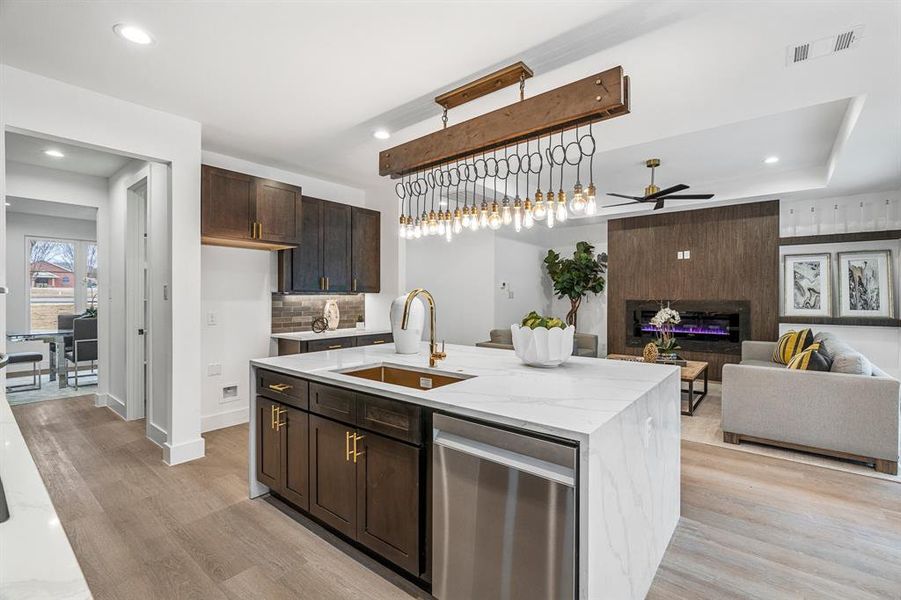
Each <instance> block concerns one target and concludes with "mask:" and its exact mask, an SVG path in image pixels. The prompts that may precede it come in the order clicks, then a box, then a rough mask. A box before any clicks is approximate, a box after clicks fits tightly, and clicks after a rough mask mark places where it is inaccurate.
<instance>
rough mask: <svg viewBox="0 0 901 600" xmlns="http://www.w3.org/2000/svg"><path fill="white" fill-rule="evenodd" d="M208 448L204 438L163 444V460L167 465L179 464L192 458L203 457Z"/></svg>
mask: <svg viewBox="0 0 901 600" xmlns="http://www.w3.org/2000/svg"><path fill="white" fill-rule="evenodd" d="M205 450H206V442H205V441H204V439H203V438H202V437H201V438H197V439H196V440H190V441H188V442H181V443H180V444H170V443H169V442H165V443H164V444H163V462H165V463H166V464H167V465H170V466H172V465H179V464H181V463H186V462H188V461H191V460H195V459H198V458H203V456H204V453H205Z"/></svg>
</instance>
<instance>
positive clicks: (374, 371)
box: [336, 363, 475, 390]
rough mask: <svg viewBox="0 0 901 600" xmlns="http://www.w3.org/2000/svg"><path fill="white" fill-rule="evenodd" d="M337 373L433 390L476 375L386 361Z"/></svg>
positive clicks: (417, 388)
mask: <svg viewBox="0 0 901 600" xmlns="http://www.w3.org/2000/svg"><path fill="white" fill-rule="evenodd" d="M336 373H341V374H342V375H350V376H351V377H359V378H360V379H368V380H370V381H380V382H382V383H390V384H393V385H402V386H404V387H408V388H413V389H414V390H432V389H435V388H437V387H443V386H445V385H451V384H454V383H458V382H460V381H464V380H466V379H471V378H473V377H475V375H462V374H456V373H448V372H445V371H433V370H431V369H415V368H409V367H402V366H399V365H391V364H385V363H380V364H375V365H366V366H364V367H354V368H352V369H346V370H339V371H336Z"/></svg>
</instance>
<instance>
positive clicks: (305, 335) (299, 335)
mask: <svg viewBox="0 0 901 600" xmlns="http://www.w3.org/2000/svg"><path fill="white" fill-rule="evenodd" d="M380 333H391V329H388V328H382V329H378V328H375V329H356V328H354V329H350V328H348V329H335V330H334V331H323V332H322V333H316V332H315V331H295V332H293V333H273V334H272V337H273V338H274V339H277V340H294V341H301V342H306V341H309V340H327V339H329V338H343V337H356V336H358V335H376V334H380Z"/></svg>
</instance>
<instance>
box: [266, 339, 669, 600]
mask: <svg viewBox="0 0 901 600" xmlns="http://www.w3.org/2000/svg"><path fill="white" fill-rule="evenodd" d="M427 357H428V351H427V348H426V345H423V349H422V352H420V354H416V355H399V354H395V353H394V348H393V345H383V346H374V347H364V348H349V349H343V350H336V351H328V352H316V353H310V354H303V355H289V356H279V357H272V358H266V359H259V360H254V361H251V366H252V369H251V370H252V374H251V391H252V397H257V394H258V393H263V392H264V390H262V389H260V386H261V385H264V384H266V385H268V387H269V388H272V389H274V390H279V389H281V390H282V391H283V392H284V391H285V390H288V393H290V388H291V385H292V384H288V383H279V382H278V381H280V380H278V379H277V377H278V376H279V375H282V376H290V377H296V378H300V379H299V380H298V381H300V380H302V381H304V382H309V386H310V389H322V390H334V391H335V392H336V393H337V394H339V395H340V394H345V395H349V396H348V397H350V396H352V395H353V394H355V393H356V394H359V395H360V397H361V398H370V399H374V400H376V401H378V402H394V401H397V402H399V403H402V404H403V406H410V407H414V408H415V409H416V410H422V411H423V414H425V413H426V412H429V411H434V413H435V414H436V415H437V414H445V415H452V416H454V417H461V418H464V419H471V420H473V421H475V422H478V423H481V424H490V425H496V426H497V427H500V428H504V429H506V430H511V431H516V432H522V433H525V434H531V435H535V436H538V437H541V438H548V439H553V440H561V441H564V442H568V443H570V444H572V446H573V447H575V448H577V463H576V468H575V473H576V477H575V490H576V497H577V503H576V506H577V519H576V522H577V529H576V540H577V542H576V557H577V558H576V562H577V568H576V574H575V578H576V584H575V588H576V589H577V596H578V597H579V598H591V599H595V598H598V599H600V598H614V599H618V598H643V597H644V596H645V594H646V593H647V590H648V589H649V587H650V585H651V582H652V580H653V577H654V574H655V572H656V569H657V566H658V565H659V563H660V560H661V558H662V557H663V553H664V551H665V549H666V547H667V544H668V543H669V540H670V537H671V536H672V533H673V531H674V529H675V527H676V524H677V522H678V519H679V485H680V477H679V465H680V462H679V461H680V451H679V450H680V441H679V438H680V436H679V431H680V430H679V428H680V424H679V413H680V391H679V369H678V368H677V367H673V366H664V365H646V364H638V363H628V362H621V361H607V360H598V359H590V358H578V357H573V358H571V359H570V360H569V361H568V362H567V363H566V364H564V365H563V366H561V367H559V368H556V369H535V368H530V367H527V366H525V365H523V364H522V363H521V362H520V361H519V359H518V358H516V356H515V355H514V354H513V352H510V351H504V350H495V349H485V348H475V347H470V346H456V345H454V346H448V347H447V359H446V360H444V361H442V362H441V363H440V364H439V366H438V368H436V369H428V368H427V367H426V365H427V361H428V359H427ZM379 365H396V366H399V367H404V366H406V367H413V368H416V369H417V370H419V371H428V372H430V373H432V374H433V375H434V377H435V379H436V382H439V383H436V385H435V387H434V388H433V389H415V388H411V387H406V386H405V385H397V384H394V383H384V382H382V381H375V380H372V379H364V378H361V377H360V376H354V375H350V374H348V373H347V371H350V370H354V369H357V370H359V368H361V367H370V366H376V367H377V366H379ZM266 374H274V375H267V376H270V377H276V379H271V378H270V379H269V380H267V379H265V378H263V376H264V375H266ZM443 375H446V376H448V377H449V378H451V377H452V378H461V380H460V381H457V382H455V383H449V384H447V385H441V387H438V385H440V381H441V379H442V376H443ZM286 381H287V380H286ZM291 381H294V380H291ZM267 382H273V383H267ZM428 385H432V384H431V383H430V382H429V383H428ZM270 395H271V394H270ZM313 397H314V394H313V393H312V392H310V394H309V396H308V398H307V401H308V403H309V407H310V409H309V410H310V415H311V416H310V419H311V422H312V420H313V419H318V420H319V421H322V419H321V418H320V417H319V416H316V415H314V413H315V412H316V411H315V410H314V404H315V401H314V399H313ZM258 399H262V398H260V397H258ZM336 406H337V405H336ZM348 406H349V405H348ZM267 410H270V409H266V410H261V409H260V405H259V404H258V405H257V407H256V408H254V409H252V410H251V423H250V432H251V436H250V438H251V439H250V444H249V451H250V463H249V464H250V473H249V479H250V495H251V497H257V496H260V495H262V494H265V493H267V492H268V491H269V488H268V487H267V485H264V482H261V481H260V468H261V462H260V460H261V459H262V457H258V452H260V450H261V448H266V446H265V444H264V445H262V446H261V442H262V440H260V439H259V437H260V435H261V432H263V434H265V433H266V432H268V431H269V427H270V423H265V422H261V421H266V420H268V419H270V416H271V417H272V419H273V420H272V422H271V426H272V428H273V429H278V426H280V425H283V424H284V423H282V422H281V420H280V419H281V416H280V415H282V414H284V412H285V411H287V410H289V409H288V408H285V409H284V410H283V409H280V408H278V407H277V406H276V407H275V408H271V411H272V412H271V415H270V412H267ZM329 410H332V409H331V408H330V409H329ZM320 414H323V413H320ZM324 414H325V416H331V415H330V414H328V413H324ZM385 414H388V413H385ZM386 418H387V417H386ZM326 420H328V419H326ZM389 420H390V419H389ZM376 422H377V421H376V420H374V421H373V423H376ZM360 427H362V429H357V430H355V431H358V432H360V433H361V434H360V435H358V434H357V433H351V432H348V433H347V436H348V442H347V443H348V444H350V442H351V441H353V440H356V439H363V438H364V437H365V436H364V435H362V434H363V433H366V434H368V435H370V437H372V434H369V433H368V432H369V431H373V430H374V431H375V432H376V433H378V432H379V430H378V429H377V428H375V426H373V427H372V428H370V429H369V430H367V429H366V427H365V426H364V425H361V426H360ZM423 429H425V426H423ZM313 431H314V430H313V427H312V425H311V427H310V432H311V433H310V440H311V441H310V443H309V448H310V449H311V454H312V453H313V452H315V446H316V443H318V442H316V439H317V438H316V435H315V434H314V433H313ZM430 433H431V432H428V434H423V438H422V439H423V440H426V442H425V443H426V444H428V443H429V442H430V441H431V439H430ZM410 439H413V438H410ZM348 448H349V446H348ZM348 452H349V454H348V456H351V454H352V455H353V458H354V462H356V460H357V459H356V456H358V455H362V453H360V454H357V452H356V443H355V442H354V450H353V451H350V450H348ZM270 454H271V452H270ZM430 455H431V452H430V450H428V448H426V450H425V454H424V456H430ZM284 456H285V454H284V451H282V457H284ZM310 460H311V461H312V460H313V458H311V459H310ZM348 460H349V459H348ZM422 462H424V463H426V461H425V459H423V461H422ZM296 464H297V461H295V462H294V466H295V468H296ZM311 464H312V463H311ZM289 468H290V467H289ZM295 475H296V474H295ZM309 479H310V483H311V484H315V482H314V480H315V479H316V476H315V474H314V473H313V471H312V467H311V471H310V472H309ZM427 480H428V478H426V481H424V482H422V485H421V486H420V487H422V488H424V489H426V490H428V489H429V486H428V484H427ZM289 487H290V486H289ZM426 493H428V491H427V492H426ZM280 495H282V494H280ZM289 499H290V497H289ZM314 516H316V514H315V513H314ZM423 520H424V521H426V522H427V519H423ZM326 524H330V523H329V522H328V521H327V520H326ZM336 528H337V529H338V530H339V531H340V527H336ZM428 533H430V532H427V536H426V538H425V539H426V543H425V546H426V548H425V549H424V550H423V551H424V552H428V543H429V542H428V540H431V535H429V534H428ZM383 556H384V555H383ZM388 559H389V560H392V561H393V562H395V563H397V564H402V559H400V558H399V559H394V558H393V557H392V556H388ZM423 562H424V564H426V565H427V564H428V563H429V562H430V561H429V560H425V561H423ZM405 568H406V570H407V571H408V572H410V573H413V574H414V575H415V574H416V571H415V570H414V569H412V568H410V567H409V566H408V567H405ZM419 575H420V578H421V579H424V580H425V581H428V576H429V571H428V570H427V569H426V570H423V572H422V573H420V574H419Z"/></svg>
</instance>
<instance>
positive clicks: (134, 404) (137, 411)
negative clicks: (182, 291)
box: [125, 177, 152, 428]
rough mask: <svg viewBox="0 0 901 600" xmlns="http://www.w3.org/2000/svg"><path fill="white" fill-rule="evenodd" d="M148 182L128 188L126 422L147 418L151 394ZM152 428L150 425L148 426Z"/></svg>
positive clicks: (145, 179) (141, 182) (144, 179)
mask: <svg viewBox="0 0 901 600" xmlns="http://www.w3.org/2000/svg"><path fill="white" fill-rule="evenodd" d="M148 186H149V183H148V178H147V177H143V178H142V179H141V180H140V181H138V182H137V183H135V184H134V185H132V186H130V187H129V188H128V192H127V199H126V228H127V231H128V236H127V238H126V250H125V251H126V257H125V298H126V309H125V321H126V327H125V336H126V349H125V356H126V385H127V387H128V394H127V396H126V398H127V400H126V418H127V419H128V420H133V419H143V418H145V416H146V415H147V403H148V401H149V398H150V397H151V394H150V389H149V386H150V377H149V373H150V364H149V359H150V357H151V356H152V353H151V352H150V298H149V295H148V288H149V281H150V263H149V261H148V252H147V248H148V241H149V240H148V231H147V224H148V221H149V219H148V215H147V209H148V202H147V197H148ZM148 428H149V425H148Z"/></svg>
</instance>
